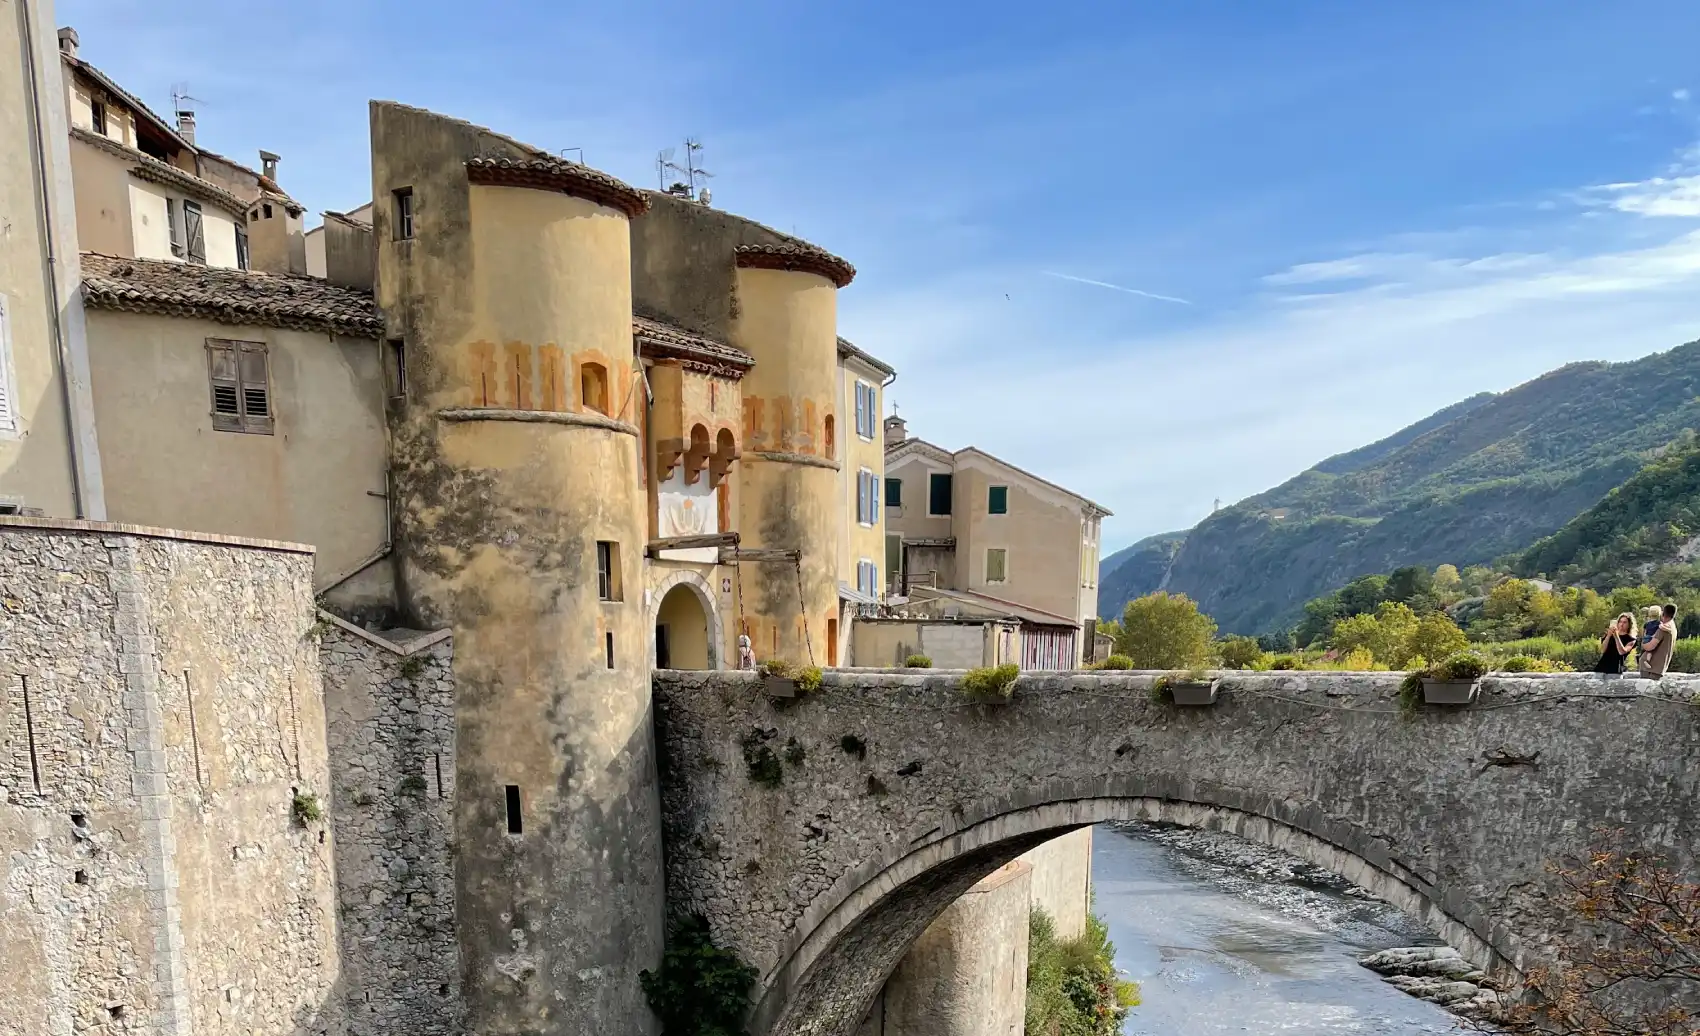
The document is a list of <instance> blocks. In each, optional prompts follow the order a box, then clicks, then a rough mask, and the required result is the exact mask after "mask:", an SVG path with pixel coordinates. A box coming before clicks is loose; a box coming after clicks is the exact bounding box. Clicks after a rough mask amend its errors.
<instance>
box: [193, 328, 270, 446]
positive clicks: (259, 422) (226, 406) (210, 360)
mask: <svg viewBox="0 0 1700 1036" xmlns="http://www.w3.org/2000/svg"><path fill="white" fill-rule="evenodd" d="M267 374H268V372H267V363H266V344H265V343H264V342H232V341H229V340H227V339H223V338H209V339H207V380H208V382H209V383H210V386H211V392H212V422H213V427H214V428H216V429H218V430H220V431H225V432H257V433H259V434H261V435H270V434H271V433H272V400H271V385H270V383H269V380H268V376H267Z"/></svg>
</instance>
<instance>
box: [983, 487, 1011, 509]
mask: <svg viewBox="0 0 1700 1036" xmlns="http://www.w3.org/2000/svg"><path fill="white" fill-rule="evenodd" d="M986 513H987V514H1008V513H1009V487H1008V486H987V487H986Z"/></svg>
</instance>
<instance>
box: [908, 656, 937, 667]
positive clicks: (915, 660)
mask: <svg viewBox="0 0 1700 1036" xmlns="http://www.w3.org/2000/svg"><path fill="white" fill-rule="evenodd" d="M932 667H933V660H932V659H931V658H928V657H927V656H926V655H910V656H909V657H908V658H905V659H904V660H903V668H905V669H931V668H932Z"/></svg>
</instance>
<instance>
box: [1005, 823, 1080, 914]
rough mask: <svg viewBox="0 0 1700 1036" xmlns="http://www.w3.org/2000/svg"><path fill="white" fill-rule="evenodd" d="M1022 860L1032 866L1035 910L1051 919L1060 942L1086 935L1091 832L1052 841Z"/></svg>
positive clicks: (1073, 833)
mask: <svg viewBox="0 0 1700 1036" xmlns="http://www.w3.org/2000/svg"><path fill="white" fill-rule="evenodd" d="M1021 858H1022V859H1023V860H1026V861H1027V862H1028V863H1030V864H1032V865H1033V907H1034V909H1036V910H1043V911H1044V912H1045V913H1047V914H1049V915H1051V921H1052V922H1054V923H1055V925H1056V932H1057V938H1058V939H1062V940H1068V939H1078V938H1079V937H1080V936H1082V935H1085V934H1086V909H1087V905H1088V904H1089V903H1090V902H1091V899H1092V829H1091V828H1089V827H1087V828H1082V829H1081V830H1079V831H1074V832H1071V833H1069V834H1066V835H1063V836H1062V837H1061V838H1056V839H1053V840H1051V841H1049V842H1046V843H1045V844H1044V845H1041V846H1039V847H1038V848H1037V849H1032V850H1029V851H1028V852H1026V853H1024V854H1022V857H1021Z"/></svg>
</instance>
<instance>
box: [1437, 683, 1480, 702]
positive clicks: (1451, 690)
mask: <svg viewBox="0 0 1700 1036" xmlns="http://www.w3.org/2000/svg"><path fill="white" fill-rule="evenodd" d="M1480 687H1481V681H1480V680H1430V679H1427V678H1426V677H1425V678H1424V679H1423V702H1424V703H1425V704H1428V705H1468V704H1470V703H1471V702H1473V701H1475V700H1476V691H1477V690H1478V689H1479V688H1480Z"/></svg>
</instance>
